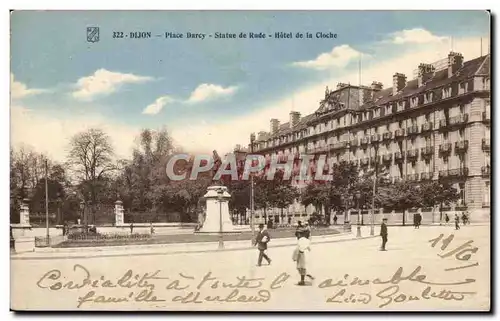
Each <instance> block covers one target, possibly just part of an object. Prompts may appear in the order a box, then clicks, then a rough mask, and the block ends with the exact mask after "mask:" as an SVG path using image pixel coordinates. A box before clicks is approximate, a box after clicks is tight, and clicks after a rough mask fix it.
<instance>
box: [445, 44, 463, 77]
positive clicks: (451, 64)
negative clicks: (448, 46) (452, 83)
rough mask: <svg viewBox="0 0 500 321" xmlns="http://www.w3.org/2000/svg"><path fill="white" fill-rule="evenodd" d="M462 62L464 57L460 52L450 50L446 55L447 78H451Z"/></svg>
mask: <svg viewBox="0 0 500 321" xmlns="http://www.w3.org/2000/svg"><path fill="white" fill-rule="evenodd" d="M463 63H464V57H463V56H462V54H461V53H458V52H453V51H452V52H450V54H449V55H448V78H451V77H452V76H453V75H454V74H455V73H456V72H457V71H458V70H459V69H460V68H462V66H463Z"/></svg>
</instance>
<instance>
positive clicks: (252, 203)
mask: <svg viewBox="0 0 500 321" xmlns="http://www.w3.org/2000/svg"><path fill="white" fill-rule="evenodd" d="M254 141H255V134H254V133H252V134H251V135H250V154H251V155H252V157H253V143H254ZM254 198H255V196H254V184H253V175H252V173H250V229H251V230H252V241H251V242H252V245H253V238H254V237H255V224H254V218H255V201H254Z"/></svg>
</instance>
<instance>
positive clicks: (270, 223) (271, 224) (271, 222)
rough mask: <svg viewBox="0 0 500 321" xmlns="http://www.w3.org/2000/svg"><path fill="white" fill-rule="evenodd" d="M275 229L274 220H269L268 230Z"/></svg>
mask: <svg viewBox="0 0 500 321" xmlns="http://www.w3.org/2000/svg"><path fill="white" fill-rule="evenodd" d="M272 228H273V220H272V219H269V220H267V229H268V230H269V229H272Z"/></svg>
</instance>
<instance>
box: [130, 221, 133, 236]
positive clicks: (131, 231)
mask: <svg viewBox="0 0 500 321" xmlns="http://www.w3.org/2000/svg"><path fill="white" fill-rule="evenodd" d="M133 232H134V223H130V234H132V233H133Z"/></svg>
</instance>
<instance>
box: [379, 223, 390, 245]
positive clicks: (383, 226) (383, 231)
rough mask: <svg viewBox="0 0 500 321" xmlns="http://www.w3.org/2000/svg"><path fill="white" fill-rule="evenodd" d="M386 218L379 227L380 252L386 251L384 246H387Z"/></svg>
mask: <svg viewBox="0 0 500 321" xmlns="http://www.w3.org/2000/svg"><path fill="white" fill-rule="evenodd" d="M387 235H388V234H387V218H383V219H382V224H381V225H380V236H381V237H382V246H381V247H380V250H381V251H387V250H386V249H385V245H386V244H387Z"/></svg>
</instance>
